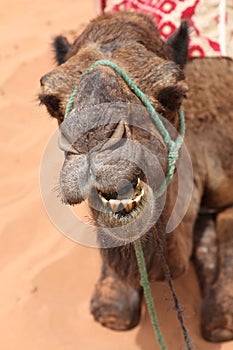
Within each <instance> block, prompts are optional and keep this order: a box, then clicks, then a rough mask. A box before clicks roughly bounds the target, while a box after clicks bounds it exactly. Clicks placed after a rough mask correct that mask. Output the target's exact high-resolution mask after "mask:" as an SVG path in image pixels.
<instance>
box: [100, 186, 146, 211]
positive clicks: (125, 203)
mask: <svg viewBox="0 0 233 350" xmlns="http://www.w3.org/2000/svg"><path fill="white" fill-rule="evenodd" d="M143 196H144V190H143V188H142V189H141V191H140V194H138V195H137V196H136V197H135V198H133V199H121V200H119V199H110V200H107V199H106V198H105V197H104V196H103V194H102V193H101V192H99V197H100V199H101V201H102V203H103V205H104V207H105V208H110V209H111V210H112V211H113V212H119V211H122V210H125V211H126V212H127V213H130V212H131V211H132V210H133V209H134V208H135V207H136V206H138V205H139V204H140V202H141V199H142V197H143Z"/></svg>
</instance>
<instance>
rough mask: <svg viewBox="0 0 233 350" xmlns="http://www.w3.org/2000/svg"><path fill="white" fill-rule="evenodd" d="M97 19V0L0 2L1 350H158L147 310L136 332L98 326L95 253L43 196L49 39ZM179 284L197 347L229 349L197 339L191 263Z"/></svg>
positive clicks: (169, 335)
mask: <svg viewBox="0 0 233 350" xmlns="http://www.w3.org/2000/svg"><path fill="white" fill-rule="evenodd" d="M95 14H96V5H95V3H94V2H93V1H91V0H85V1H81V0H76V1H72V0H66V1H64V0H63V1H62V0H56V1H54V0H50V1H48V0H40V1H29V0H24V1H23V0H21V1H19V0H18V1H17V0H8V1H6V0H1V1H0V18H1V20H0V28H1V38H0V41H1V45H0V47H1V52H0V62H1V64H0V109H1V137H0V144H1V146H0V147H1V149H2V150H3V157H2V161H1V164H0V166H1V182H0V188H1V197H0V209H1V221H0V349H1V350H13V349H14V350H16V349H24V350H29V349H30V350H42V349H43V350H74V349H75V350H77V349H81V350H89V349H96V350H98V349H101V350H107V349H108V350H109V349H112V350H118V349H121V350H139V349H143V350H152V349H159V347H158V345H157V342H156V340H155V337H154V334H153V331H152V327H151V325H150V322H149V318H148V314H147V311H146V310H145V307H144V308H143V312H142V319H141V322H140V324H139V326H137V327H136V328H135V329H134V330H132V331H128V332H114V331H111V330H108V329H105V328H103V327H102V326H100V325H99V324H98V323H96V322H95V321H94V320H93V318H92V316H91V315H90V312H89V299H90V297H91V293H92V290H93V288H94V284H95V282H96V280H97V278H98V274H99V271H100V259H99V254H98V251H97V249H95V248H89V247H85V246H81V245H79V244H77V243H74V242H72V241H71V240H69V239H68V238H66V237H64V235H62V234H61V233H60V232H59V231H58V230H57V229H56V227H55V226H54V225H53V224H52V222H51V221H50V219H49V217H48V215H47V214H46V212H45V209H44V207H43V204H42V200H41V195H40V188H39V170H40V161H41V157H42V154H43V151H44V147H45V145H46V144H47V142H48V140H49V138H50V137H51V135H52V134H53V132H54V131H55V130H56V122H55V121H54V120H52V119H51V118H49V117H48V114H47V113H46V111H45V108H43V107H39V106H38V102H37V93H38V91H39V79H40V77H41V76H42V75H43V74H45V73H46V72H48V71H50V70H51V69H52V68H53V67H54V65H55V64H54V61H53V55H52V51H51V47H50V43H51V40H52V38H53V37H54V36H55V35H56V34H60V33H63V34H67V35H72V31H79V30H80V28H82V26H83V25H85V23H87V22H88V20H89V19H91V18H93V17H94V16H95ZM78 229H79V228H78V227H77V230H78ZM175 287H176V290H177V294H178V297H179V299H180V302H181V303H182V305H183V307H184V315H185V322H186V323H187V326H188V329H189V331H190V336H191V337H192V339H193V342H194V344H195V348H196V349H201V350H217V349H221V350H230V349H233V342H229V343H225V344H211V343H208V342H205V341H204V340H203V339H202V338H201V335H200V331H199V306H200V290H199V287H198V283H197V280H196V277H195V273H194V270H193V267H192V266H191V267H190V270H189V271H188V273H187V274H186V275H185V276H183V277H182V278H179V279H178V280H177V281H176V282H175ZM152 289H153V296H154V299H155V303H156V307H157V312H158V315H159V320H160V323H161V328H162V331H163V333H164V337H165V340H166V343H167V347H168V350H178V349H184V347H183V340H182V335H181V332H180V327H179V324H178V322H177V320H176V316H175V312H174V310H173V305H172V301H171V296H170V294H169V292H168V290H167V288H166V285H165V284H164V283H155V284H153V286H152Z"/></svg>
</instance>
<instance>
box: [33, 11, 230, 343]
mask: <svg viewBox="0 0 233 350" xmlns="http://www.w3.org/2000/svg"><path fill="white" fill-rule="evenodd" d="M187 42H188V26H187V23H186V22H185V21H184V22H182V24H181V27H180V28H179V29H178V30H177V32H176V33H175V35H173V36H172V37H171V38H169V39H168V41H167V43H164V42H163V41H162V40H161V39H160V37H159V34H158V31H157V29H156V28H155V26H154V24H153V22H152V20H151V19H150V17H148V16H146V15H144V14H139V13H137V14H136V13H127V12H121V13H114V14H106V15H102V16H100V17H98V18H97V19H95V20H93V21H92V22H91V23H90V24H89V25H88V26H87V27H86V29H85V30H84V31H83V33H82V34H81V35H80V36H79V37H78V38H77V40H75V42H74V43H73V44H72V45H70V44H69V43H68V41H67V39H66V38H64V37H63V36H59V37H57V38H56V39H55V41H54V48H55V52H56V59H57V62H58V66H57V67H56V68H55V69H54V70H53V71H51V72H50V73H48V74H46V75H45V76H43V77H42V78H41V93H40V95H39V98H40V101H41V102H42V103H43V104H45V105H46V107H47V109H48V112H49V113H50V114H51V116H53V117H55V118H57V119H58V122H59V125H60V129H61V133H62V135H63V139H65V140H66V142H68V143H70V147H71V148H70V149H68V150H67V149H65V147H64V145H63V149H64V150H65V151H66V153H65V161H64V166H63V169H62V171H61V180H60V186H61V191H62V196H63V200H64V202H65V203H67V204H72V205H74V204H77V203H80V202H82V201H83V200H86V199H88V202H89V204H90V207H91V210H92V215H93V219H94V221H95V223H96V226H97V232H98V236H99V242H100V245H101V244H102V243H104V242H105V241H108V242H110V243H111V244H112V246H113V247H112V248H111V247H109V248H103V249H100V251H101V256H102V260H103V266H102V273H101V276H100V279H99V281H98V282H97V285H96V288H95V291H94V294H93V296H92V300H91V312H92V314H93V315H94V317H95V319H96V320H97V321H99V322H100V323H101V324H103V325H104V326H106V327H109V328H112V329H117V330H125V329H129V328H132V327H134V326H135V325H136V324H137V323H138V322H139V318H140V309H141V299H142V293H141V287H140V284H139V273H138V268H137V264H136V259H135V254H134V250H133V247H132V244H131V243H128V244H124V245H123V246H117V244H116V243H117V242H118V238H117V237H116V236H113V235H110V233H111V232H113V231H111V230H112V229H113V228H116V230H117V231H116V232H117V235H118V234H119V237H120V235H121V232H123V233H124V234H126V236H127V235H130V231H129V230H128V229H127V228H126V226H127V225H126V224H128V223H129V224H130V225H131V226H130V225H129V227H130V229H131V230H134V231H135V232H136V233H140V230H143V229H145V225H147V226H148V227H147V226H146V227H147V229H146V233H145V234H144V235H143V236H142V245H143V249H144V254H145V258H146V264H147V269H148V274H149V278H150V280H151V281H153V280H158V279H162V278H164V276H163V272H162V264H161V257H160V255H159V254H158V249H157V248H158V239H160V240H161V239H162V240H163V245H164V251H165V255H166V260H167V263H168V265H169V268H170V271H171V274H172V276H173V277H177V276H179V275H181V274H182V273H184V272H185V271H186V270H187V266H188V263H189V260H190V258H191V256H192V255H193V257H194V261H195V265H196V269H197V274H198V276H199V279H200V285H201V288H202V293H203V301H202V305H201V310H202V313H201V325H202V332H203V336H204V337H205V338H206V339H208V340H210V341H216V342H217V341H226V340H230V339H233V279H232V277H233V208H232V202H233V186H232V175H233V133H232V130H233V61H232V60H231V59H228V58H205V59H199V58H196V59H190V60H187ZM99 59H107V60H111V61H113V62H115V63H117V64H118V65H119V66H120V67H121V68H122V69H123V70H124V71H125V72H126V73H127V74H128V75H129V76H130V77H131V79H132V80H133V81H134V82H135V83H136V84H137V86H139V87H140V89H141V90H142V91H143V92H144V93H145V94H146V96H147V97H148V99H149V100H150V102H151V103H152V105H153V107H154V108H155V110H156V111H157V112H158V113H159V114H160V115H161V116H163V118H165V124H166V127H167V129H168V130H169V132H170V134H171V136H172V137H173V138H175V134H174V130H173V129H172V128H171V127H170V125H173V127H174V128H175V129H178V128H179V120H178V112H179V108H180V105H181V104H182V105H183V107H184V112H185V116H186V129H187V131H186V136H185V144H186V146H187V149H188V152H189V153H190V156H191V160H192V166H193V172H194V178H192V179H191V180H190V181H193V193H192V199H191V201H190V204H189V207H188V210H187V213H186V215H185V217H184V218H183V220H182V222H181V223H180V224H179V225H178V226H177V227H175V228H174V230H173V231H172V233H170V234H165V227H166V224H167V222H168V218H169V217H170V214H171V210H172V208H173V207H174V203H175V200H176V194H177V181H178V180H177V178H178V177H177V174H176V175H175V176H174V178H173V180H172V182H171V184H170V185H169V187H168V190H167V197H166V201H165V203H164V206H163V209H162V210H161V213H160V215H159V216H158V219H157V220H155V219H154V221H153V218H155V217H156V215H157V214H156V213H157V211H158V210H159V209H158V208H159V205H157V204H156V203H157V202H156V199H155V198H153V191H154V190H155V189H156V188H157V187H158V186H159V184H160V182H161V177H160V176H159V173H160V171H159V169H160V170H161V169H162V171H163V172H164V173H165V174H166V171H167V153H168V150H167V147H166V145H165V143H164V140H163V138H162V137H161V135H160V133H159V132H158V130H157V128H156V126H155V124H154V122H153V121H152V119H151V118H150V115H149V114H148V112H147V110H146V108H145V107H144V106H143V105H142V103H141V101H140V100H139V99H138V98H137V97H136V95H135V94H134V92H133V91H131V90H130V88H129V87H128V86H127V84H126V83H125V82H124V81H123V79H122V78H121V77H120V76H119V74H118V73H116V72H115V71H114V70H112V68H109V67H104V66H98V67H96V68H94V69H93V70H92V72H90V73H88V74H84V73H85V72H86V69H87V68H88V67H89V66H90V65H91V64H92V63H93V62H95V61H96V60H99ZM186 61H187V62H186ZM77 84H78V92H77V95H76V97H75V101H74V105H73V110H72V112H71V113H70V114H69V115H68V116H67V118H66V119H65V120H64V121H63V118H64V113H65V108H66V105H67V102H68V99H69V97H70V95H71V93H72V91H73V89H74V87H75V86H77ZM85 130H86V131H87V130H88V132H86V131H85ZM115 131H116V132H115ZM112 135H114V137H115V138H114V137H113V136H112ZM116 135H117V136H116ZM67 140H68V141H67ZM63 141H64V140H63ZM129 141H131V142H134V147H133V148H132V147H131V146H130V142H129ZM135 141H137V142H135ZM139 143H140V145H142V146H143V147H146V148H147V150H149V153H150V154H151V155H152V156H156V158H157V159H158V162H159V164H160V168H159V167H158V166H157V165H156V164H155V165H153V162H151V159H150V156H149V155H148V154H149V153H146V154H144V153H143V152H144V151H143V150H142V147H139V146H138V145H139ZM71 144H72V146H71ZM61 147H62V146H61ZM130 152H131V153H132V154H131V153H130ZM129 154H130V157H129ZM148 157H149V158H148ZM130 159H133V160H134V161H133V162H131V161H130ZM140 165H141V166H140ZM143 167H145V170H143V171H142V168H143ZM143 169H144V168H143ZM148 178H149V179H152V181H151V182H150V183H148ZM138 179H140V181H141V182H140V186H139V185H138V184H137V181H138ZM129 184H130V185H131V187H130V185H129ZM142 189H143V191H144V194H143V200H142V199H141V197H140V203H139V204H138V203H137V205H136V204H134V206H133V207H132V200H131V202H130V203H131V204H130V205H129V206H128V207H120V206H118V207H117V209H116V212H114V209H113V208H112V207H110V205H109V203H110V201H112V203H118V202H116V201H117V199H118V198H120V199H121V198H125V197H126V198H127V199H129V198H131V199H132V198H134V197H132V196H135V195H136V194H137V193H136V194H135V193H134V192H135V191H138V192H140V191H141V192H140V193H141V194H142ZM130 191H131V192H130ZM132 191H133V192H132ZM183 191H184V192H185V188H184V189H183ZM162 198H164V197H163V196H162ZM114 201H115V202H114ZM103 203H105V204H106V203H108V204H106V207H104V205H103ZM134 203H135V201H134ZM151 213H152V214H151ZM155 221H156V222H155ZM134 222H136V226H135V225H134ZM103 227H105V228H106V227H107V231H106V230H104V229H103ZM127 227H128V226H127ZM127 230H128V231H127ZM108 232H109V236H108ZM114 232H115V231H114ZM131 232H133V231H131ZM119 245H120V244H119Z"/></svg>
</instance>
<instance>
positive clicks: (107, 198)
mask: <svg viewBox="0 0 233 350" xmlns="http://www.w3.org/2000/svg"><path fill="white" fill-rule="evenodd" d="M97 193H98V197H99V199H100V202H101V206H102V208H103V209H104V212H105V213H106V214H107V213H108V214H109V215H113V216H114V215H117V217H118V219H119V221H120V219H121V218H123V217H124V218H126V217H127V216H130V217H131V218H134V216H135V214H137V213H138V211H139V210H140V208H142V205H143V201H144V200H145V190H144V188H143V183H142V181H141V180H140V178H137V182H134V183H131V184H128V185H126V186H125V187H123V188H121V189H120V190H119V191H118V192H112V193H108V192H104V191H103V190H101V189H97Z"/></svg>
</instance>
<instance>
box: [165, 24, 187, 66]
mask: <svg viewBox="0 0 233 350" xmlns="http://www.w3.org/2000/svg"><path fill="white" fill-rule="evenodd" d="M188 39H189V24H188V21H187V20H183V21H182V22H181V25H180V27H179V28H178V29H177V30H176V31H175V33H173V34H172V35H171V36H170V37H169V38H168V40H167V45H168V46H170V47H171V48H172V56H173V60H174V61H175V63H177V64H178V65H179V66H180V67H181V68H182V69H183V68H184V66H185V64H186V62H187V59H188Z"/></svg>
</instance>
